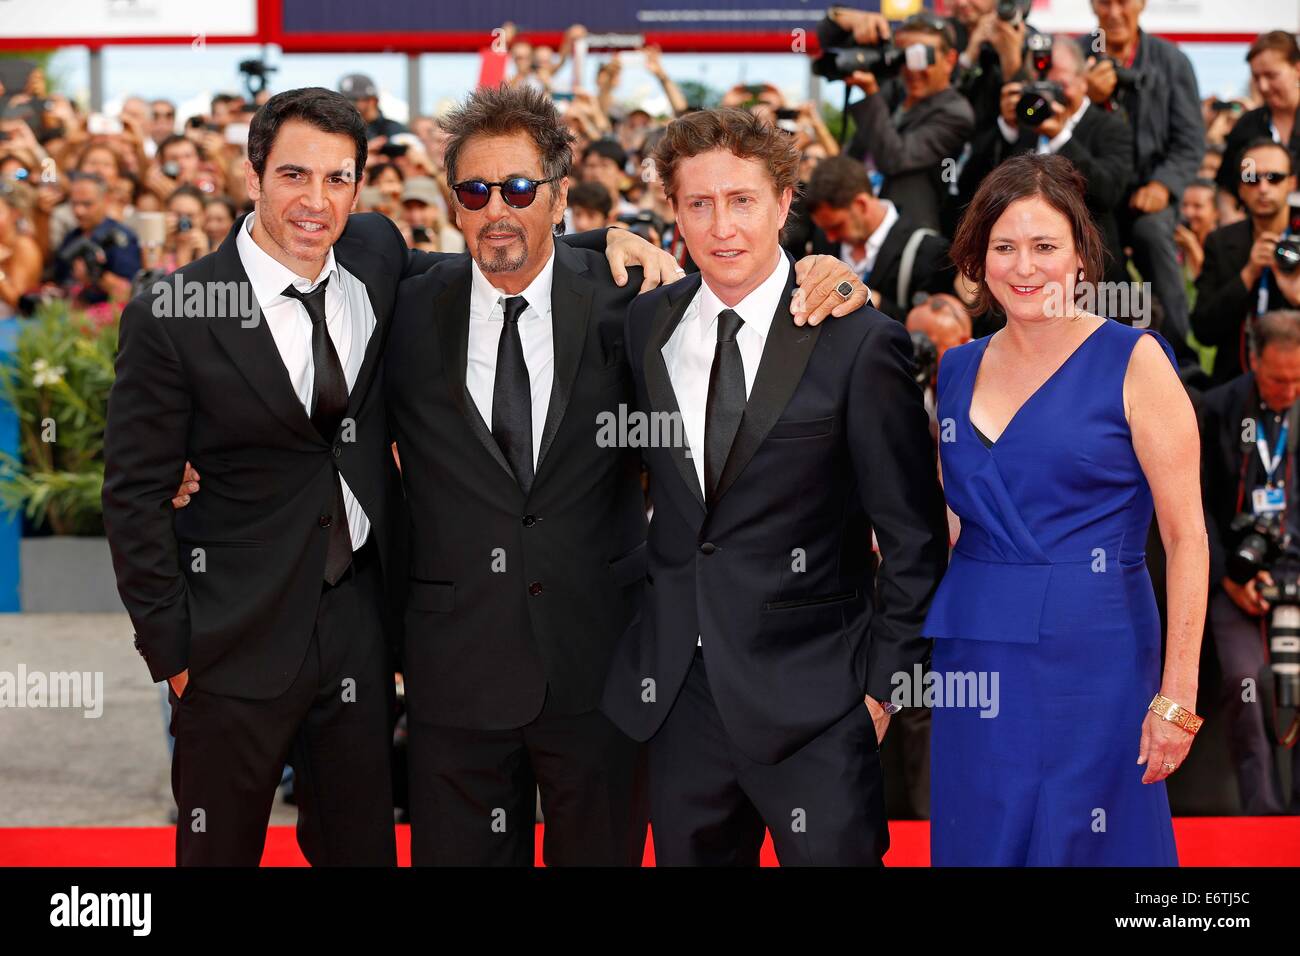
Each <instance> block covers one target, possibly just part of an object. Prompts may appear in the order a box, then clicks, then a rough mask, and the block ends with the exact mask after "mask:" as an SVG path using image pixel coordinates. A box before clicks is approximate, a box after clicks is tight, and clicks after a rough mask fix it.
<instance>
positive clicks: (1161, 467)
mask: <svg viewBox="0 0 1300 956" xmlns="http://www.w3.org/2000/svg"><path fill="white" fill-rule="evenodd" d="M1083 196H1084V182H1083V179H1082V177H1081V176H1080V175H1079V173H1078V172H1077V171H1076V170H1075V168H1074V167H1073V165H1071V164H1070V162H1069V161H1068V160H1066V159H1064V158H1062V157H1059V156H1051V155H1044V156H1039V155H1033V154H1028V155H1022V156H1017V157H1015V158H1013V159H1010V160H1008V161H1007V162H1005V163H1003V164H1002V165H1001V166H999V167H998V168H997V169H995V170H994V171H993V172H992V173H991V174H990V175H989V176H987V177H986V178H985V180H984V182H983V183H982V185H981V186H980V189H979V191H978V193H977V195H976V196H975V198H974V200H973V201H972V203H971V205H970V207H969V209H968V210H967V212H966V215H965V217H964V218H963V220H962V223H961V226H960V227H959V229H958V231H957V234H956V236H955V238H954V242H953V248H952V256H953V261H954V263H955V264H956V265H957V268H958V269H959V270H960V271H961V272H963V273H964V274H965V275H967V276H969V277H970V278H971V279H972V280H973V281H974V282H975V283H976V284H977V285H978V287H979V290H980V292H979V294H980V296H981V302H980V303H979V304H977V306H976V308H977V309H980V310H982V309H983V308H985V307H989V306H992V307H995V308H997V309H999V310H1000V311H1001V312H1004V313H1005V314H1006V317H1007V322H1006V327H1005V328H1003V329H1001V330H1000V331H998V332H996V333H995V334H993V335H991V336H987V337H985V338H982V339H977V340H975V341H973V342H970V343H967V344H966V345H963V346H961V347H959V348H954V349H949V350H948V351H947V352H946V353H945V354H944V358H943V362H942V365H941V367H940V370H939V382H938V393H939V409H938V417H939V426H940V436H939V437H940V443H939V454H940V467H941V473H942V477H943V481H944V489H945V493H946V495H947V499H948V504H949V506H950V507H951V508H952V510H953V511H954V512H955V513H956V514H957V516H958V517H959V518H960V519H961V532H960V534H959V536H958V538H957V542H956V544H955V546H954V549H953V554H952V559H951V563H950V565H949V568H948V572H947V574H946V575H945V577H944V579H943V581H942V583H941V584H940V586H939V589H938V591H937V593H936V595H935V599H934V602H933V604H932V606H931V609H930V612H929V615H928V617H927V619H926V626H925V631H924V633H925V634H926V635H927V636H929V637H933V638H935V643H934V657H933V670H934V672H935V675H936V677H938V678H939V679H940V680H941V681H942V683H940V684H936V685H934V689H935V690H936V691H938V699H937V700H936V706H935V708H934V712H933V724H932V742H931V838H930V839H931V860H932V862H933V864H934V865H936V866H943V865H948V866H985V865H987V866H1026V865H1030V866H1032V865H1045V866H1062V865H1075V866H1078V865H1103V866H1158V865H1177V862H1178V858H1177V854H1176V851H1175V847H1174V835H1173V826H1172V822H1171V820H1170V816H1169V800H1168V796H1167V795H1166V792H1165V784H1164V780H1165V778H1166V777H1168V776H1169V774H1170V773H1172V772H1173V771H1174V770H1176V769H1177V767H1178V765H1179V764H1180V763H1181V762H1182V761H1183V759H1184V758H1185V757H1186V756H1187V752H1188V750H1189V749H1190V747H1191V743H1192V737H1193V734H1194V733H1195V731H1196V729H1197V728H1198V727H1199V723H1200V720H1199V718H1197V717H1196V716H1195V714H1194V713H1193V711H1194V709H1195V706H1196V689H1197V673H1196V669H1197V660H1198V656H1199V649H1200V640H1201V629H1202V625H1203V622H1204V617H1205V602H1206V591H1207V581H1208V574H1209V556H1208V548H1207V541H1206V535H1205V525H1204V520H1203V516H1202V511H1201V495H1200V477H1199V437H1198V434H1197V427H1196V420H1195V416H1194V413H1193V411H1192V406H1191V403H1190V401H1189V400H1188V398H1187V395H1186V393H1185V392H1184V390H1183V388H1182V385H1181V384H1180V382H1179V379H1178V375H1177V371H1176V368H1175V365H1174V360H1173V353H1172V350H1171V349H1170V347H1169V345H1168V343H1167V342H1165V341H1164V339H1162V338H1161V337H1160V336H1159V335H1157V334H1156V333H1154V332H1150V331H1147V330H1143V329H1140V328H1133V327H1130V326H1128V325H1123V324H1120V323H1119V322H1116V321H1113V320H1111V319H1104V318H1100V317H1098V316H1097V315H1093V314H1091V313H1089V312H1087V311H1085V310H1084V309H1083V308H1081V307H1078V306H1076V300H1077V298H1078V296H1079V295H1080V294H1081V293H1084V292H1085V291H1087V290H1088V289H1089V288H1091V289H1092V290H1094V291H1096V290H1097V289H1098V287H1097V286H1096V285H1095V283H1097V282H1098V281H1099V279H1100V277H1101V273H1102V261H1101V257H1102V255H1103V253H1102V243H1101V239H1100V236H1099V235H1098V233H1097V230H1096V227H1095V226H1094V225H1093V223H1092V219H1091V217H1090V216H1089V213H1088V211H1087V208H1086V206H1085V205H1084V199H1083ZM1087 283H1093V285H1091V286H1088V285H1087ZM1084 301H1085V302H1086V301H1087V300H1086V299H1085V300H1084ZM1153 506H1154V511H1155V514H1156V516H1157V518H1158V523H1159V528H1160V534H1161V539H1162V541H1163V543H1164V547H1165V551H1166V553H1167V556H1168V582H1169V583H1168V620H1169V630H1168V635H1167V645H1168V646H1167V650H1166V653H1165V660H1164V667H1163V671H1162V669H1161V660H1160V650H1161V640H1160V638H1161V635H1160V618H1159V615H1158V613H1157V610H1156V603H1155V595H1154V593H1153V590H1152V586H1151V579H1150V577H1149V576H1148V574H1147V570H1146V564H1145V561H1144V545H1145V542H1146V538H1147V531H1148V528H1149V527H1150V522H1151V517H1152V511H1153ZM967 675H969V677H967ZM932 679H933V678H932ZM978 681H983V683H982V684H977V682H978ZM974 686H982V687H985V688H986V689H991V690H994V691H996V693H995V694H994V695H993V697H992V702H991V704H990V702H989V701H988V700H985V701H984V702H983V704H982V705H981V703H980V702H979V701H978V700H974V699H971V698H970V696H969V695H968V698H967V699H966V700H964V701H963V700H961V699H960V697H961V694H960V693H958V692H959V691H961V690H963V689H969V688H970V687H974ZM945 691H946V693H945ZM980 696H981V697H982V696H983V695H980ZM1161 714H1164V715H1165V716H1161Z"/></svg>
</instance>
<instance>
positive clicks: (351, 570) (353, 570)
mask: <svg viewBox="0 0 1300 956" xmlns="http://www.w3.org/2000/svg"><path fill="white" fill-rule="evenodd" d="M378 557H379V546H378V545H377V544H375V529H374V527H373V526H371V528H370V533H369V534H368V535H366V543H365V544H363V545H362V546H361V547H359V548H357V550H355V551H353V552H352V563H351V564H349V565H348V569H347V570H346V571H344V572H343V577H341V578H339V579H338V583H337V584H330V583H329V582H328V581H322V582H321V592H322V593H324V592H325V591H329V590H331V589H332V588H336V587H338V586H339V585H340V584H342V583H343V582H344V581H351V580H352V579H353V578H355V577H356V576H357V575H358V574H360V573H361V572H362V571H364V570H365V569H366V568H368V567H370V565H371V564H372V563H374V561H375V560H376V559H377V558H378Z"/></svg>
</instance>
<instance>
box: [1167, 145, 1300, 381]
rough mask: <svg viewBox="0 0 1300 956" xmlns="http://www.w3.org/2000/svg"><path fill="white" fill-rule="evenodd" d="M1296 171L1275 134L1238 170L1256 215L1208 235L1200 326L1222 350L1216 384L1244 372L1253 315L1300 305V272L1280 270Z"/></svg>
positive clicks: (1206, 341)
mask: <svg viewBox="0 0 1300 956" xmlns="http://www.w3.org/2000/svg"><path fill="white" fill-rule="evenodd" d="M1294 172H1295V171H1294V169H1293V168H1292V163H1291V153H1290V152H1289V151H1288V150H1287V149H1286V148H1285V147H1283V146H1281V145H1280V144H1278V143H1275V142H1273V141H1272V140H1271V139H1263V140H1256V141H1255V142H1254V143H1251V144H1250V145H1249V146H1248V147H1247V148H1246V150H1245V152H1244V153H1243V154H1242V158H1241V165H1240V166H1239V167H1238V175H1239V177H1240V186H1239V187H1238V189H1239V190H1240V196H1241V201H1242V202H1243V203H1244V204H1245V206H1246V210H1247V213H1248V215H1247V217H1246V218H1245V219H1243V220H1242V221H1240V222H1235V223H1232V224H1231V225H1227V226H1221V227H1219V228H1218V229H1216V230H1214V231H1213V232H1212V233H1210V235H1209V236H1208V237H1207V238H1206V240H1205V264H1204V265H1203V266H1202V267H1201V275H1200V278H1198V279H1197V280H1196V308H1195V309H1194V310H1193V311H1192V331H1193V332H1195V333H1196V338H1197V340H1198V341H1199V342H1200V343H1201V344H1202V345H1206V346H1210V345H1213V346H1217V347H1218V353H1217V354H1216V355H1215V358H1214V371H1213V373H1212V374H1211V376H1210V377H1211V381H1213V382H1214V383H1215V384H1220V383H1223V382H1226V381H1228V380H1230V379H1232V378H1235V377H1236V376H1238V375H1240V374H1241V372H1242V371H1243V369H1244V366H1245V355H1246V328H1247V323H1248V321H1249V320H1250V318H1251V317H1252V316H1256V315H1261V314H1263V313H1264V312H1267V311H1269V310H1270V309H1294V308H1296V307H1297V306H1300V270H1296V269H1292V271H1290V272H1287V271H1285V269H1284V268H1278V267H1277V266H1278V260H1277V244H1278V239H1279V238H1281V237H1282V235H1283V233H1285V232H1287V231H1288V230H1287V225H1288V207H1287V196H1288V194H1290V193H1291V192H1293V191H1294V190H1295V188H1296V179H1295V176H1294ZM1284 251H1285V250H1284Z"/></svg>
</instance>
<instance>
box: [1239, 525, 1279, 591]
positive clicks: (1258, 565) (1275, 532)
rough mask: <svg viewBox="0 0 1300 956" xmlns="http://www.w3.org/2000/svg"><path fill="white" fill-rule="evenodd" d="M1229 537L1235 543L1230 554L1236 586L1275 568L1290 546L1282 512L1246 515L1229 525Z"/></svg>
mask: <svg viewBox="0 0 1300 956" xmlns="http://www.w3.org/2000/svg"><path fill="white" fill-rule="evenodd" d="M1228 536H1229V540H1231V541H1232V542H1233V545H1232V548H1231V550H1230V551H1229V552H1228V561H1227V573H1228V580H1230V581H1232V582H1234V583H1236V584H1245V583H1246V582H1247V581H1249V580H1250V579H1251V578H1253V577H1254V576H1255V575H1257V574H1258V573H1259V572H1260V571H1264V570H1269V569H1271V568H1272V566H1273V565H1275V564H1277V562H1278V561H1279V560H1280V559H1281V557H1282V554H1283V551H1284V549H1285V547H1286V537H1287V535H1286V529H1285V528H1284V527H1283V525H1282V513H1281V512H1270V513H1269V514H1264V515H1254V514H1251V513H1250V512H1242V513H1241V514H1239V515H1237V516H1236V517H1235V518H1233V519H1232V523H1231V524H1230V525H1228ZM1270 573H1271V571H1270Z"/></svg>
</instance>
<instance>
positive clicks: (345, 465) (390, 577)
mask: <svg viewBox="0 0 1300 956" xmlns="http://www.w3.org/2000/svg"><path fill="white" fill-rule="evenodd" d="M243 221H244V219H243V217H241V218H240V219H239V221H238V222H237V223H236V225H235V227H234V228H232V229H231V231H230V232H229V234H228V235H227V236H226V239H225V241H224V242H222V244H221V245H220V246H219V247H218V248H217V250H216V251H215V252H213V253H211V254H209V255H207V256H204V257H203V258H202V259H199V260H197V261H196V262H193V263H191V264H190V265H188V266H186V267H184V268H183V269H179V270H177V272H176V273H173V275H171V276H169V277H168V278H167V279H166V281H165V283H164V286H170V287H172V288H174V287H175V283H176V281H177V279H179V280H180V281H181V282H197V283H203V284H205V285H204V286H203V287H204V288H207V287H208V286H207V284H212V283H232V284H233V288H234V289H236V290H238V289H240V288H246V289H247V290H248V291H249V294H250V295H251V287H250V286H249V284H248V275H247V273H246V272H245V271H244V266H243V263H242V262H241V261H240V258H239V250H238V248H237V246H236V239H237V237H238V235H239V229H241V228H242V227H243ZM564 241H567V242H572V243H573V244H574V245H578V246H582V247H584V248H592V249H603V247H604V232H603V231H595V232H590V233H581V234H579V235H577V236H573V237H565V240H564ZM334 255H335V258H336V260H337V261H338V263H339V264H340V265H342V266H343V267H344V268H345V269H347V270H348V271H349V272H350V273H352V274H353V275H354V276H356V277H357V278H358V279H360V280H361V281H362V282H363V283H364V284H365V286H366V290H367V292H368V293H369V296H370V304H371V307H372V308H373V309H374V312H375V321H376V324H375V329H374V331H373V333H372V334H371V336H370V339H369V340H368V342H367V344H366V351H365V358H364V361H363V363H362V366H361V371H360V374H359V375H358V376H357V380H356V382H355V384H354V385H353V387H352V390H351V395H350V397H349V402H348V410H347V415H346V417H345V419H344V423H345V427H346V424H347V422H348V420H351V422H352V427H351V429H350V431H349V433H348V434H349V435H350V437H351V439H352V440H348V435H345V433H344V432H342V431H340V434H339V435H338V436H336V438H335V440H334V441H325V440H324V439H323V438H321V436H320V435H319V434H318V433H317V432H316V429H315V428H314V427H313V426H312V424H311V421H310V419H309V418H308V416H307V413H306V411H305V410H304V409H303V407H302V403H301V402H299V401H298V397H297V395H296V394H295V393H294V391H293V387H292V385H291V383H290V381H289V377H288V374H287V373H286V371H285V367H284V363H283V362H282V361H281V359H280V355H279V350H278V349H277V347H276V344H275V340H274V338H273V337H272V335H271V331H270V329H269V328H267V326H266V323H265V322H263V321H261V320H260V316H259V320H258V322H257V323H256V324H255V325H252V324H251V323H250V325H251V327H247V328H246V327H244V323H245V320H244V319H243V318H241V317H240V316H238V315H236V314H233V313H232V312H231V310H229V309H222V308H221V307H220V305H218V310H219V311H220V312H221V313H222V315H225V316H228V317H222V315H216V316H210V315H207V314H203V315H198V316H183V315H173V316H168V317H161V312H157V313H156V311H155V309H154V303H155V299H156V298H157V296H156V295H155V293H154V290H152V289H151V290H149V291H148V292H146V294H144V295H142V296H140V297H138V298H136V299H135V300H133V301H132V302H131V303H130V304H129V305H128V306H127V308H126V309H125V311H124V312H123V314H122V323H121V331H120V339H119V345H118V356H117V378H116V381H115V382H114V385H113V389H112V392H111V393H110V395H109V401H108V422H107V426H106V428H105V434H104V493H103V503H104V525H105V529H106V531H107V533H108V540H109V547H110V549H111V551H112V555H113V567H114V570H115V571H116V573H117V585H118V591H119V593H120V594H121V596H122V602H123V603H124V604H125V605H126V609H127V611H128V612H129V613H130V615H131V620H132V623H133V624H134V625H135V631H136V639H135V645H136V649H137V650H138V651H139V652H140V654H141V656H142V657H144V659H145V661H146V663H147V664H148V666H149V672H150V674H151V675H152V676H153V679H154V680H156V681H159V680H164V679H166V678H168V677H171V676H173V675H175V674H178V673H180V672H181V671H182V670H185V669H186V668H188V669H189V671H190V679H191V680H192V681H194V682H195V683H196V685H197V686H199V687H202V688H206V689H208V690H211V691H213V692H216V693H221V694H230V695H234V696H240V697H249V698H270V697H276V696H279V695H280V694H281V693H283V691H284V690H285V689H286V688H287V687H288V686H289V684H290V682H291V681H292V680H293V677H294V676H295V675H296V674H297V673H298V668H299V666H300V665H301V663H302V660H303V656H304V654H305V652H306V649H307V644H308V641H309V640H310V639H311V633H312V628H313V627H314V625H315V619H316V608H317V605H318V603H319V601H320V594H321V582H322V579H323V576H324V567H325V548H326V540H327V537H328V530H327V528H326V527H325V526H324V525H323V521H324V520H325V517H326V516H327V515H329V514H330V513H331V512H332V511H333V503H334V479H333V468H334V466H335V465H337V467H338V469H339V471H340V472H341V473H342V475H343V478H344V480H346V481H347V483H348V487H349V488H350V489H351V490H352V492H353V494H355V495H356V498H357V501H358V502H359V503H360V504H361V507H362V508H363V509H364V510H365V512H366V516H367V517H368V518H369V519H370V523H371V534H373V535H374V536H375V539H376V544H377V545H378V548H379V553H380V558H381V566H382V568H383V573H384V581H385V589H386V591H387V594H386V601H385V607H384V609H383V611H384V613H385V616H386V617H387V620H386V625H387V628H388V632H389V633H388V639H389V641H390V643H393V644H395V643H396V642H397V640H398V637H399V628H400V613H399V609H400V606H401V602H402V591H403V588H404V586H405V583H406V555H405V534H406V529H407V522H406V517H405V513H404V509H403V500H402V495H401V486H400V484H399V479H398V475H397V471H396V468H395V466H394V464H393V459H392V454H391V453H390V451H389V447H390V443H391V437H390V435H389V430H388V422H387V416H386V414H385V410H384V405H383V383H382V378H383V373H382V362H381V360H380V359H381V354H382V351H383V349H384V346H385V343H386V341H387V338H388V329H389V323H390V319H391V316H392V309H393V302H394V299H395V297H396V294H397V286H398V283H399V282H400V281H401V280H402V279H403V278H405V277H408V276H414V275H418V274H420V273H422V272H424V271H425V270H427V269H429V268H430V267H431V266H433V265H434V264H436V263H439V262H442V261H445V260H459V261H462V262H464V263H466V264H467V263H468V262H469V259H468V256H467V255H465V254H464V253H462V254H460V255H458V256H454V255H448V254H442V253H426V252H419V251H416V250H411V249H408V248H407V247H406V244H405V242H404V241H403V240H402V235H401V233H400V232H398V230H397V227H396V226H395V225H394V224H393V223H392V221H391V220H389V219H388V218H387V217H385V216H382V215H380V214H378V213H363V214H358V215H353V216H350V217H349V218H348V223H347V226H346V227H345V229H344V231H343V234H342V235H341V236H340V237H339V239H338V241H337V242H336V243H335V244H334ZM629 282H630V280H629ZM163 311H165V310H163ZM199 311H203V309H202V308H201V309H200V310H199ZM187 459H188V460H189V461H191V462H193V464H194V467H195V468H196V469H197V470H198V472H199V475H200V476H201V483H202V490H201V491H200V492H199V493H198V494H197V495H195V496H194V497H193V499H192V500H191V502H190V504H189V505H188V506H187V507H186V508H184V509H182V510H180V511H173V509H172V506H171V499H172V497H173V496H174V495H175V494H176V487H177V486H178V485H179V484H180V480H181V474H182V471H183V467H184V463H185V461H186V460H187ZM196 548H201V549H202V562H203V563H202V564H200V563H197V560H196V557H195V553H194V552H195V549H196ZM200 568H201V570H200Z"/></svg>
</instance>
